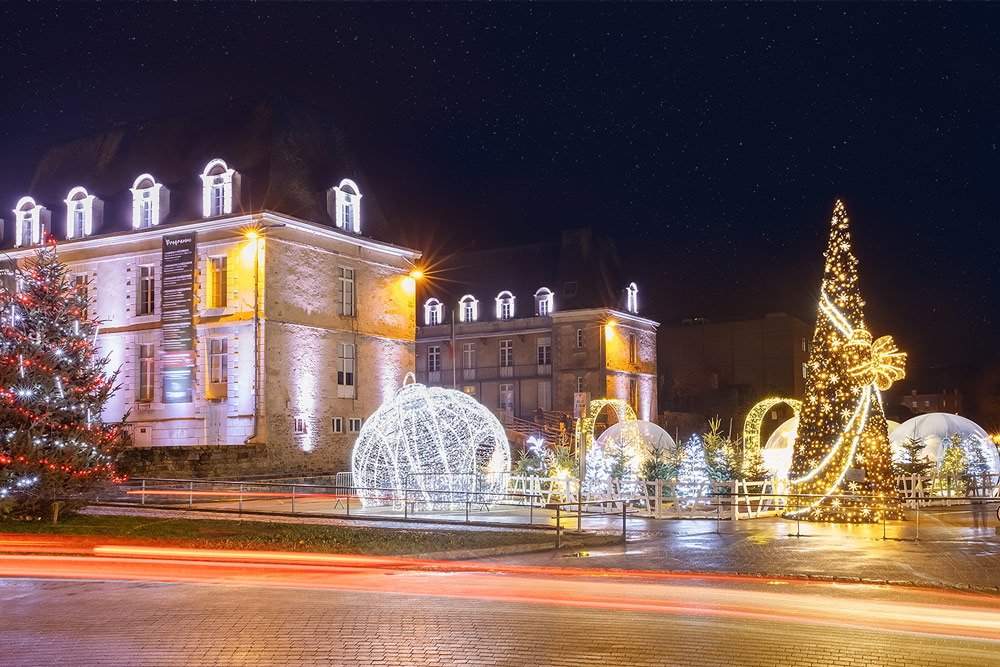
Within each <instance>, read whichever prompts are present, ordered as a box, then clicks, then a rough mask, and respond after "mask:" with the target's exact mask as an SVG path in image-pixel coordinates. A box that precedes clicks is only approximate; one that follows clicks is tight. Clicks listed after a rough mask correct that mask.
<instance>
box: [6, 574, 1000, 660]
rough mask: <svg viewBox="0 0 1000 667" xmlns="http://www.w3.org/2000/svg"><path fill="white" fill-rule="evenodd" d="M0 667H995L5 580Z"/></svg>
mask: <svg viewBox="0 0 1000 667" xmlns="http://www.w3.org/2000/svg"><path fill="white" fill-rule="evenodd" d="M0 609H2V612H3V622H2V623H0V665H4V666H6V665H11V666H13V665H55V664H74V665H75V664H86V665H123V666H124V665H129V666H131V665H149V666H155V665H171V666H173V665H191V666H195V667H197V666H202V665H205V666H207V665H213V666H214V665H415V666H416V665H518V666H519V665H524V666H526V667H527V666H531V667H534V666H536V665H553V666H556V665H560V666H561V665H567V666H574V665H690V666H720V667H721V666H728V665H752V666H761V667H765V666H766V667H771V666H773V665H782V666H788V667H791V666H795V665H809V666H816V667H819V666H826V665H837V666H842V667H852V666H860V665H893V666H895V665H898V666H900V667H902V666H904V665H905V666H909V665H928V666H936V665H963V666H967V667H975V666H978V665H990V666H993V665H996V664H997V655H1000V647H998V645H997V643H996V642H989V641H981V640H967V639H952V638H946V637H937V636H926V635H915V634H909V633H898V632H873V631H863V630H850V629H843V628H829V627H822V626H815V625H799V624H789V623H781V622H777V623H776V622H773V621H771V622H758V621H750V620H742V619H731V618H717V617H709V616H682V615H675V614H662V613H649V612H634V611H609V610H599V609H579V608H573V607H563V606H546V605H529V604H520V603H509V602H496V601H480V600H466V599H453V598H436V597H421V596H411V595H398V594H384V593H363V592H342V591H317V590H299V589H278V588H245V587H234V586H219V585H215V586H206V585H191V584H154V583H134V582H81V581H41V580H29V579H13V580H2V579H0Z"/></svg>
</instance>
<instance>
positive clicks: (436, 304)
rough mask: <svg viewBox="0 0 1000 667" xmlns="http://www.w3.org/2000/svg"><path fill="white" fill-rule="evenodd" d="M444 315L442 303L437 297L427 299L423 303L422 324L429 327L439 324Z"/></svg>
mask: <svg viewBox="0 0 1000 667" xmlns="http://www.w3.org/2000/svg"><path fill="white" fill-rule="evenodd" d="M443 315H444V305H443V304H442V303H441V302H440V301H438V300H437V299H427V302H426V303H425V304H424V324H426V325H427V326H429V327H432V326H434V325H435V324H441V318H442V317H443Z"/></svg>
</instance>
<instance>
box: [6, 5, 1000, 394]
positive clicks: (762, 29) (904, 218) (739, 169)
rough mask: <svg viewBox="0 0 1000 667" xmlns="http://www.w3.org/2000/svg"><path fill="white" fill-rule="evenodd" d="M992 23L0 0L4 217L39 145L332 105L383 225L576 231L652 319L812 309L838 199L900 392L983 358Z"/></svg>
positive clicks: (744, 13)
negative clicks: (899, 362)
mask: <svg viewBox="0 0 1000 667" xmlns="http://www.w3.org/2000/svg"><path fill="white" fill-rule="evenodd" d="M998 16H1000V8H998V7H996V6H988V5H985V4H957V5H902V4H890V5H871V4H848V5H837V4H829V3H828V4H823V5H789V4H764V5H740V4H718V5H703V4H692V5H674V4H670V5H666V4H656V5H649V4H643V5H618V4H600V5H597V4H586V5H571V4H544V5H540V4H532V5H527V4H504V5H481V4H474V5H472V4H465V5H440V4H434V5H373V6H368V5H358V4H337V5H329V4H308V5H302V4H280V5H263V6H261V5H223V4H199V5H179V6H178V5H172V4H171V5H167V4H155V5H140V6H136V7H132V6H129V5H117V4H116V5H111V6H93V5H67V6H53V5H50V4H45V5H41V6H35V5H31V6H27V5H19V4H4V5H0V25H2V26H4V31H3V34H4V39H3V42H2V46H0V84H2V85H0V90H2V92H3V98H2V99H3V101H2V103H0V203H2V210H3V211H6V213H0V217H3V218H5V219H6V220H8V221H9V220H10V219H11V218H12V215H13V214H12V213H10V211H9V209H11V208H13V205H14V203H15V202H16V200H17V198H18V196H19V195H21V194H22V193H23V192H24V191H25V190H26V188H27V185H28V182H29V181H30V178H31V173H32V171H33V170H34V167H35V165H36V163H37V161H38V160H39V159H40V158H41V156H42V154H43V152H44V151H45V149H46V148H48V147H49V146H50V145H52V144H56V143H59V142H61V141H65V140H68V139H72V138H76V137H78V136H82V135H86V134H90V133H93V132H99V131H103V130H107V129H110V128H111V127H113V126H114V125H115V124H116V123H118V122H121V121H137V120H141V119H143V118H148V117H156V116H161V115H164V114H169V113H173V112H177V111H183V110H188V109H192V108H198V107H201V106H207V105H211V104H215V103H218V102H220V101H222V100H225V99H226V98H227V97H230V96H232V97H241V96H246V95H255V94H260V93H271V92H275V93H283V94H286V95H288V96H290V97H293V98H296V99H299V100H302V101H304V102H307V103H312V104H315V105H316V106H317V107H320V108H322V109H325V110H328V111H331V112H333V113H334V114H336V116H337V117H338V118H339V119H340V121H341V122H342V124H343V125H344V127H345V128H346V129H347V130H348V132H349V134H350V135H351V136H352V137H353V145H354V149H355V151H356V152H357V153H358V154H359V156H360V157H361V160H362V163H363V164H364V166H365V170H366V172H367V175H368V178H369V180H370V181H371V182H372V184H373V187H374V189H375V190H376V192H375V196H376V197H377V198H378V200H379V201H380V203H381V206H382V208H383V210H384V212H385V214H386V216H387V218H388V219H389V220H390V222H391V223H392V224H393V225H394V226H395V228H396V229H398V237H397V238H396V239H395V240H397V241H399V242H402V243H406V244H409V245H413V246H415V247H418V248H421V249H424V250H425V251H427V253H428V254H429V255H430V256H432V257H440V256H442V255H444V254H446V253H448V252H451V251H455V250H459V249H462V248H468V247H473V246H475V245H479V246H482V245H484V244H496V243H504V244H507V243H511V244H512V243H520V242H529V241H533V240H551V239H555V238H556V237H557V235H558V233H559V230H560V229H563V228H568V227H577V226H585V225H590V226H592V227H594V228H595V229H596V230H599V231H602V232H606V233H607V234H609V235H611V236H612V237H613V238H615V240H616V241H617V242H618V243H619V246H620V248H621V250H622V252H623V254H624V255H625V256H626V257H627V258H628V260H629V263H630V266H631V268H632V270H633V271H634V274H635V278H636V280H637V282H638V283H639V285H640V289H641V292H640V297H641V299H642V306H643V311H644V314H646V315H648V316H650V317H652V318H655V319H659V320H661V321H663V322H665V323H670V322H676V321H678V320H680V319H681V318H686V317H694V316H705V317H708V318H711V319H726V318H733V317H744V316H760V315H762V314H763V313H765V312H772V311H785V312H789V313H792V314H795V315H797V316H799V317H802V318H803V319H806V320H807V321H809V322H810V323H811V322H813V321H814V319H815V312H816V311H815V307H816V306H815V304H816V299H817V297H818V290H819V281H820V273H821V269H822V256H821V254H822V251H823V249H824V246H825V241H826V234H827V231H828V229H827V227H828V222H829V218H830V213H831V210H832V207H833V202H834V200H835V198H837V197H841V198H843V199H844V200H845V203H846V204H847V207H848V212H849V213H850V215H851V219H852V224H853V226H854V227H853V228H854V235H853V236H854V249H855V253H856V254H857V255H858V256H859V258H860V261H861V265H860V273H861V280H862V289H863V291H864V295H865V298H866V300H867V302H868V307H867V316H868V320H869V325H870V327H871V328H872V329H873V331H874V333H875V335H876V336H878V335H882V334H885V333H891V334H892V335H894V337H895V338H896V340H897V341H898V342H899V343H900V346H901V347H902V348H903V349H906V350H908V351H909V352H910V372H911V378H912V379H911V380H910V381H909V382H910V384H907V385H904V388H905V389H909V388H910V386H911V385H912V387H913V388H916V389H920V390H921V391H937V390H939V389H941V388H942V387H941V386H938V385H939V384H940V383H944V382H946V381H947V382H956V383H959V385H960V386H961V387H962V388H964V389H966V390H968V389H969V387H970V386H975V383H976V382H979V381H981V379H982V377H983V371H982V369H983V368H985V367H986V365H987V364H988V363H989V360H990V359H992V360H993V361H994V363H995V362H996V360H997V353H996V351H995V349H996V343H997V338H998V337H997V325H998V319H1000V318H998V314H997V309H998V307H1000V279H998V278H997V261H996V255H997V245H996V241H995V239H996V237H997V233H996V231H995V230H996V227H997V211H998V210H1000V206H998V204H1000V202H998V198H1000V196H998V193H1000V172H998V169H997V164H998V162H997V158H998V146H997V143H998V133H1000V122H998V110H1000V92H998V91H1000V80H998V78H1000V77H998V70H1000V66H998V62H1000V53H998V48H997V47H998V43H1000V38H998V35H1000V21H998ZM123 187H127V184H126V185H123ZM516 268H517V267H511V270H512V271H515V270H516ZM929 369H935V370H933V371H931V370H929Z"/></svg>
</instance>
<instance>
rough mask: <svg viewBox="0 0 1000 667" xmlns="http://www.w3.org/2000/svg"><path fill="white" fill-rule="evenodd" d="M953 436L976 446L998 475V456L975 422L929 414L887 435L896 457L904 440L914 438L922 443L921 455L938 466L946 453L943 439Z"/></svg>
mask: <svg viewBox="0 0 1000 667" xmlns="http://www.w3.org/2000/svg"><path fill="white" fill-rule="evenodd" d="M955 433H957V434H959V435H960V436H962V437H963V438H967V439H968V440H969V441H970V442H972V443H975V444H976V446H978V447H979V451H980V452H982V454H983V457H984V458H985V459H986V464H987V465H988V466H989V468H990V472H991V473H992V474H994V475H996V474H1000V454H998V453H997V448H996V445H994V444H993V441H992V440H991V439H990V436H989V435H988V434H987V433H986V431H984V430H983V429H982V427H980V426H979V425H978V424H976V422H974V421H972V420H971V419H966V418H965V417H959V416H958V415H953V414H950V413H948V412H931V413H929V414H926V415H917V416H916V417H913V418H912V419H907V420H906V421H905V422H903V423H902V424H901V425H899V426H897V427H896V428H895V429H893V430H892V431H891V432H890V433H889V443H890V444H891V445H892V455H893V457H894V458H897V459H898V458H899V456H900V454H901V453H902V451H903V449H902V443H903V442H905V440H906V439H907V438H913V439H914V440H918V441H920V442H922V443H923V445H924V448H923V449H922V450H921V454H923V456H924V457H925V458H927V459H929V460H930V461H933V462H935V464H936V465H937V466H938V467H940V465H941V461H943V460H944V455H945V452H946V451H948V443H947V442H944V440H945V439H947V438H949V437H951V436H952V435H954V434H955Z"/></svg>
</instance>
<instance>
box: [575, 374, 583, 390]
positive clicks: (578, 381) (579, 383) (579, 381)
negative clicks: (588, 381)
mask: <svg viewBox="0 0 1000 667" xmlns="http://www.w3.org/2000/svg"><path fill="white" fill-rule="evenodd" d="M576 393H578V394H582V393H583V377H582V376H577V378H576Z"/></svg>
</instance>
